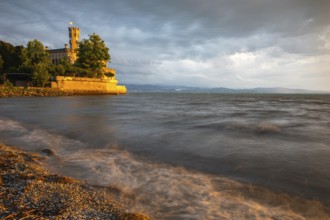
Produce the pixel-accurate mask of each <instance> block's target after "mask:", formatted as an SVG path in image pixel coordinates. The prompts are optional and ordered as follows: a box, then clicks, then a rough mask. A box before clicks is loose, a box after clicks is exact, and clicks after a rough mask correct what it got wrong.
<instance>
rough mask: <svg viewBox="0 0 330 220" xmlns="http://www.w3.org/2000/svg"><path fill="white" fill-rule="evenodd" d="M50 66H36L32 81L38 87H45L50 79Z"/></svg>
mask: <svg viewBox="0 0 330 220" xmlns="http://www.w3.org/2000/svg"><path fill="white" fill-rule="evenodd" d="M47 68H48V66H47V65H45V64H43V63H38V64H35V65H34V67H33V72H32V79H33V81H34V83H35V85H36V86H41V87H44V86H45V85H46V83H47V82H48V80H49V78H50V74H49V73H48V69H47Z"/></svg>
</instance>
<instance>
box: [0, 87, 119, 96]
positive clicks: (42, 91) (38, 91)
mask: <svg viewBox="0 0 330 220" xmlns="http://www.w3.org/2000/svg"><path fill="white" fill-rule="evenodd" d="M88 95H119V94H117V93H109V92H100V91H82V90H61V89H54V88H42V87H29V88H24V87H15V86H14V87H5V86H0V98H9V97H31V96H35V97H57V96H88Z"/></svg>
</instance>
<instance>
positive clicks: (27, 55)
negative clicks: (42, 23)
mask: <svg viewBox="0 0 330 220" xmlns="http://www.w3.org/2000/svg"><path fill="white" fill-rule="evenodd" d="M23 59H24V60H25V64H26V65H28V66H29V65H30V66H34V65H36V64H45V65H50V64H51V60H50V57H49V54H48V53H47V51H46V50H45V49H44V45H43V44H42V43H41V42H40V41H38V40H37V39H34V40H32V41H29V42H28V44H27V47H26V49H25V50H23Z"/></svg>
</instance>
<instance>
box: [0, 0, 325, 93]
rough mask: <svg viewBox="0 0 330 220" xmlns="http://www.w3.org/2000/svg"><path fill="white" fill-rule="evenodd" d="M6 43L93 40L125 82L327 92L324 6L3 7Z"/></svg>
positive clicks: (251, 0)
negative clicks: (72, 31) (76, 33)
mask: <svg viewBox="0 0 330 220" xmlns="http://www.w3.org/2000/svg"><path fill="white" fill-rule="evenodd" d="M0 8H1V11H2V12H1V14H0V28H1V29H0V39H1V40H4V41H7V42H10V43H12V44H15V45H20V44H23V45H25V44H26V43H27V42H28V41H29V40H31V39H35V38H37V39H39V40H41V41H42V42H43V43H44V44H45V45H48V46H49V47H50V48H59V47H63V45H64V43H67V41H68V34H67V26H68V24H69V21H72V22H73V23H74V25H75V26H79V27H80V29H81V34H82V38H87V37H88V34H92V33H97V34H99V35H100V36H101V37H102V38H103V39H104V40H105V42H106V44H107V45H108V46H109V48H110V53H111V55H112V63H111V64H110V66H111V67H114V68H116V69H117V72H118V79H119V80H120V82H121V83H139V84H141V83H143V84H166V85H185V86H201V87H222V86H223V87H230V88H252V87H278V86H282V87H289V88H304V89H317V90H328V91H329V90H330V65H329V63H330V62H329V61H330V55H329V52H330V23H329V21H330V13H328V11H329V9H330V1H328V0H313V1H310V0H278V1H275V0H247V1H241V0H205V1H197V0H167V1H162V0H139V1H136V0H122V1H115V0H112V1H108V0H95V1H78V0H71V1H42V0H25V1H18V0H12V1H1V2H0Z"/></svg>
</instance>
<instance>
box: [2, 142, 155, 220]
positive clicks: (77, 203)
mask: <svg viewBox="0 0 330 220" xmlns="http://www.w3.org/2000/svg"><path fill="white" fill-rule="evenodd" d="M42 161H43V157H42V156H40V155H38V154H34V153H29V152H24V151H21V150H19V149H16V148H14V147H9V146H5V145H2V144H0V219H116V220H117V219H118V220H119V219H124V220H147V219H149V217H147V216H146V215H144V214H141V213H136V212H133V211H130V209H129V207H125V206H124V205H123V204H120V203H118V202H117V201H116V200H115V199H114V197H113V196H112V195H111V192H109V191H105V190H102V189H100V188H97V187H94V186H91V185H89V184H87V183H86V182H83V181H80V180H75V179H72V178H69V177H64V176H59V175H55V174H51V173H50V172H49V171H48V170H47V169H45V168H44V166H43V162H42Z"/></svg>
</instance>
